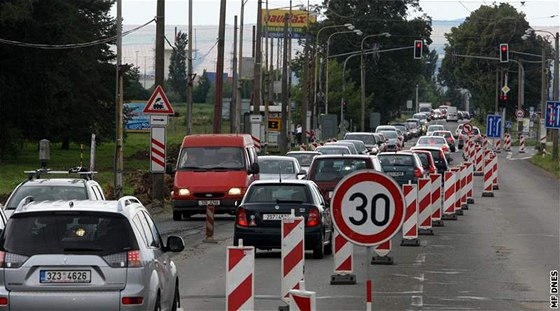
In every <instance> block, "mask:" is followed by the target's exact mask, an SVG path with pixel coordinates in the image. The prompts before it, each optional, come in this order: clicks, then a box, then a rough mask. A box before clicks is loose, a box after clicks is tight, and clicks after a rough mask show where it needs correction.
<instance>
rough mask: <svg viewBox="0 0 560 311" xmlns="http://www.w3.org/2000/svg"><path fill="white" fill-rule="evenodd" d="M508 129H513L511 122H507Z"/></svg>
mask: <svg viewBox="0 0 560 311" xmlns="http://www.w3.org/2000/svg"><path fill="white" fill-rule="evenodd" d="M506 128H507V129H510V128H511V121H506Z"/></svg>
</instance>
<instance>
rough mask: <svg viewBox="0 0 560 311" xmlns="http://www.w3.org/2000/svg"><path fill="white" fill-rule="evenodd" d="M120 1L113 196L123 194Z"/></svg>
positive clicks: (119, 1) (118, 196)
mask: <svg viewBox="0 0 560 311" xmlns="http://www.w3.org/2000/svg"><path fill="white" fill-rule="evenodd" d="M121 60H122V1H121V0H117V66H116V97H115V126H116V137H115V171H114V178H115V181H114V182H115V198H116V199H118V198H120V197H122V195H123V189H122V177H123V102H122V89H123V88H122V85H123V83H122V82H123V79H122V72H121Z"/></svg>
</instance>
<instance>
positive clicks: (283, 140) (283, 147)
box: [280, 13, 290, 154]
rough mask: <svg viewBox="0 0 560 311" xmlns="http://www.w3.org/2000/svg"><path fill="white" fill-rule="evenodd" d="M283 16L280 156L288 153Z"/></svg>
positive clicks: (286, 61)
mask: <svg viewBox="0 0 560 311" xmlns="http://www.w3.org/2000/svg"><path fill="white" fill-rule="evenodd" d="M289 17H290V14H287V13H286V14H284V46H283V50H282V51H283V53H282V115H281V117H282V129H281V131H280V154H286V152H288V128H287V127H288V126H287V125H288V122H287V121H288V116H287V114H288V100H289V98H288V40H289V39H288V36H289V34H288V18H289Z"/></svg>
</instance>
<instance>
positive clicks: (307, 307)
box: [290, 281, 317, 311]
mask: <svg viewBox="0 0 560 311" xmlns="http://www.w3.org/2000/svg"><path fill="white" fill-rule="evenodd" d="M299 288H300V289H299V290H297V289H292V290H291V291H290V310H291V311H315V310H317V302H316V294H315V292H310V291H306V290H305V285H304V281H300V284H299Z"/></svg>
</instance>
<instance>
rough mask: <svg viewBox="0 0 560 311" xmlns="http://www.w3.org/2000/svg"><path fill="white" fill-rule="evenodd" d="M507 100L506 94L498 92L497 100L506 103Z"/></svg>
mask: <svg viewBox="0 0 560 311" xmlns="http://www.w3.org/2000/svg"><path fill="white" fill-rule="evenodd" d="M508 100H509V96H508V95H507V94H500V96H499V97H498V101H499V102H500V103H502V104H507V103H508Z"/></svg>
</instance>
